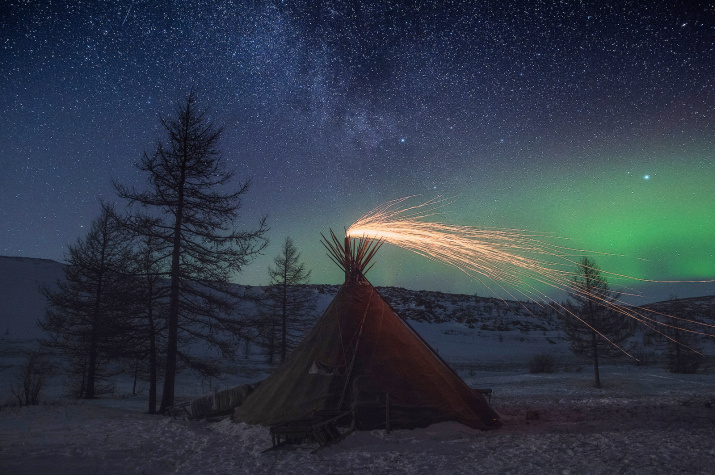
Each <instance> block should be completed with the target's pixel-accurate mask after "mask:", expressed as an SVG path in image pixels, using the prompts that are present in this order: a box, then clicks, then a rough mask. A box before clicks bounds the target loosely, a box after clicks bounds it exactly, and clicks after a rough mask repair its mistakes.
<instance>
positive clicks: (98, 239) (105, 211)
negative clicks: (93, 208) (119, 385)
mask: <svg viewBox="0 0 715 475" xmlns="http://www.w3.org/2000/svg"><path fill="white" fill-rule="evenodd" d="M130 259H131V239H130V237H129V236H128V235H127V232H126V230H125V229H124V228H123V227H122V226H121V225H120V224H119V223H118V221H117V219H116V214H115V212H114V207H113V206H111V205H106V204H102V211H101V214H100V216H99V217H98V218H97V219H96V220H95V221H94V222H93V223H92V226H91V228H90V230H89V233H88V234H87V236H85V237H84V238H83V239H80V240H78V241H77V243H76V244H75V245H73V246H69V250H68V256H67V258H66V264H67V265H66V266H65V279H64V280H61V281H58V282H57V290H55V291H52V290H49V289H43V294H44V296H45V298H46V299H47V301H48V304H49V307H48V311H47V314H46V315H45V317H44V318H43V319H41V320H40V321H39V322H38V324H39V325H40V327H41V328H42V329H43V330H44V331H45V332H46V336H47V338H46V339H45V340H43V345H44V346H46V347H48V348H57V349H59V350H61V351H62V352H63V353H64V355H65V356H66V357H67V358H68V361H69V363H70V373H71V374H74V377H75V378H78V379H77V391H76V396H77V397H81V398H86V399H91V398H94V397H95V396H97V395H98V394H99V393H101V392H103V391H101V390H99V388H100V387H105V388H106V387H108V386H107V385H106V384H104V383H106V378H107V377H109V376H110V375H111V372H109V373H108V372H106V369H107V368H108V364H109V363H110V361H111V360H114V359H116V358H117V356H118V353H120V352H121V343H122V341H123V338H124V337H123V335H124V333H125V331H126V321H127V320H126V317H127V313H126V310H127V305H126V304H127V302H128V301H129V300H130V299H129V293H130V287H131V280H130V279H128V278H127V268H128V266H129V262H130ZM100 380H101V381H103V383H102V384H99V385H98V383H99V381H100Z"/></svg>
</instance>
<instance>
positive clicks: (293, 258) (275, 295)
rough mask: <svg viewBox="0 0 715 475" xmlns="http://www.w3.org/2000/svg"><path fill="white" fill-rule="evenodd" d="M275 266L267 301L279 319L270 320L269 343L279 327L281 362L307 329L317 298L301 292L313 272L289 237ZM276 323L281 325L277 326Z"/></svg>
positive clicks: (270, 269)
mask: <svg viewBox="0 0 715 475" xmlns="http://www.w3.org/2000/svg"><path fill="white" fill-rule="evenodd" d="M273 264H274V265H275V267H269V268H268V275H269V276H270V278H271V285H270V287H269V288H268V292H267V293H268V301H269V302H272V304H273V305H272V307H273V308H272V314H273V315H274V316H276V317H278V318H277V319H271V323H272V325H270V327H269V328H270V331H271V335H270V340H271V342H273V341H275V340H274V328H275V326H279V328H280V338H279V340H278V344H279V345H280V357H281V363H282V362H283V361H285V358H286V354H287V352H288V350H290V349H291V348H292V346H294V344H295V343H296V342H295V336H296V333H298V334H302V332H303V331H304V330H305V328H304V327H305V325H304V323H305V320H306V318H307V316H308V315H309V314H310V312H311V310H312V309H313V307H314V299H312V298H311V296H310V295H308V294H306V293H305V292H304V291H303V292H302V291H301V288H300V285H301V284H307V283H308V280H309V279H310V272H311V271H310V270H308V269H307V268H306V266H305V263H303V262H301V261H300V253H299V252H298V249H297V248H296V247H295V245H294V244H293V240H292V239H291V238H290V237H286V239H285V241H284V243H283V246H282V247H281V254H280V255H278V256H277V257H276V258H275V259H273ZM276 320H277V321H278V323H279V325H275V322H276Z"/></svg>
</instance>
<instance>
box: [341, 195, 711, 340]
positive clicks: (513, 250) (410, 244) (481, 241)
mask: <svg viewBox="0 0 715 475" xmlns="http://www.w3.org/2000/svg"><path fill="white" fill-rule="evenodd" d="M408 198H409V197H406V198H400V199H397V200H394V201H390V202H388V203H385V204H383V205H381V206H379V207H377V208H375V209H374V210H372V211H371V212H369V213H367V214H366V215H364V216H363V217H361V218H360V219H358V220H357V221H356V222H355V223H353V224H352V225H351V226H350V227H349V228H348V229H347V231H346V236H347V237H351V238H371V239H377V240H380V241H382V242H387V243H390V244H394V245H396V246H399V247H401V248H404V249H407V250H410V251H413V252H415V253H417V254H420V255H422V256H425V257H427V258H429V259H432V260H437V261H440V262H443V263H445V264H448V265H451V266H453V267H456V268H457V269H459V270H461V271H462V272H464V273H465V274H467V275H469V276H471V277H472V278H474V279H476V280H478V281H479V282H481V283H482V284H483V285H485V286H486V287H487V288H488V289H490V291H492V292H494V289H492V288H491V287H490V285H496V286H497V287H498V288H499V289H500V290H501V291H502V292H504V293H506V294H508V295H509V296H510V297H511V298H514V299H515V300H519V298H518V296H515V295H514V294H519V295H520V296H523V297H526V298H529V299H533V300H535V301H549V299H548V297H547V295H546V294H544V293H543V292H542V291H540V290H539V288H541V287H543V286H544V285H546V286H549V287H552V288H555V289H559V290H563V291H566V292H569V293H571V294H572V295H580V296H582V297H584V298H587V299H590V300H593V301H594V302H596V303H598V304H600V305H603V306H605V307H607V308H610V309H611V310H614V311H617V312H619V313H621V314H623V315H627V316H628V317H630V318H633V319H635V320H637V321H639V322H640V323H642V324H644V325H645V326H647V327H648V328H650V329H652V330H654V331H656V332H658V333H661V334H663V333H662V332H660V331H658V330H657V329H656V328H654V325H663V326H667V327H671V328H680V327H678V326H677V324H676V323H677V321H678V320H681V321H688V322H689V323H694V324H697V325H700V327H701V328H703V327H713V328H715V326H714V325H708V324H705V323H701V322H692V321H690V320H686V319H679V318H677V317H673V316H670V315H664V314H661V315H663V316H665V317H669V318H670V319H672V320H670V321H673V322H676V323H674V324H670V325H669V324H665V323H663V322H659V321H658V320H656V319H654V318H652V317H650V316H648V313H647V312H646V311H645V310H642V309H639V308H638V307H631V306H628V305H627V304H626V303H625V302H622V301H618V300H616V301H610V300H607V299H604V298H603V297H599V296H598V295H588V294H586V293H585V292H584V291H583V290H582V289H580V288H579V287H578V286H576V285H575V284H574V279H573V277H574V275H575V274H574V271H573V269H574V268H575V266H576V264H577V261H576V259H577V256H582V255H584V254H594V252H592V251H585V250H577V249H570V248H567V247H561V246H556V245H552V244H549V243H547V242H545V241H544V240H543V239H545V238H546V237H547V236H545V235H536V234H528V233H526V232H523V231H518V230H512V229H490V228H485V229H480V228H475V227H469V226H455V225H449V224H443V223H438V222H429V221H426V220H425V218H427V217H429V216H431V215H433V214H434V212H435V210H436V209H437V208H438V207H439V206H441V205H442V201H441V200H432V201H428V202H427V203H423V204H420V205H416V206H410V207H401V205H403V203H404V202H405V201H406V200H407V199H408ZM605 273H606V274H609V275H612V276H616V277H620V278H629V277H628V276H624V275H620V274H614V273H609V272H605ZM634 280H642V279H634ZM496 293H498V292H496ZM555 305H556V306H557V307H558V308H557V310H558V311H559V312H561V313H567V314H570V315H572V316H573V317H574V318H578V319H579V320H581V319H580V318H579V317H578V316H577V315H574V314H573V313H572V312H571V311H569V310H568V309H567V308H565V307H562V306H560V305H558V304H555ZM581 321H582V322H583V320H581ZM583 323H584V324H586V322H583ZM586 325H587V324H586ZM680 329H681V330H683V331H686V332H692V333H698V334H702V335H704V334H705V333H703V332H700V331H693V330H687V329H684V328H680ZM663 335H664V334H663ZM601 336H603V335H601ZM664 336H665V337H666V338H669V339H671V338H670V337H668V336H667V335H664ZM710 336H712V335H710ZM604 338H605V336H604ZM622 351H623V350H622ZM624 353H625V351H624Z"/></svg>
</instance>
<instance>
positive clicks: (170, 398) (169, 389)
mask: <svg viewBox="0 0 715 475" xmlns="http://www.w3.org/2000/svg"><path fill="white" fill-rule="evenodd" d="M179 180H180V185H179V190H178V191H179V193H178V195H179V196H178V203H177V205H176V221H175V223H174V242H173V249H172V251H171V284H170V285H171V289H170V292H169V322H168V327H169V328H168V330H169V333H168V336H167V342H166V368H165V370H164V390H163V392H162V394H161V407H160V409H159V410H160V411H161V412H164V411H165V410H166V409H168V408H169V407H171V406H173V405H174V382H175V379H176V353H177V349H178V342H179V278H180V276H181V273H180V269H179V266H180V264H181V225H182V219H183V215H184V183H185V181H186V160H184V162H183V163H182V167H181V177H180V179H179Z"/></svg>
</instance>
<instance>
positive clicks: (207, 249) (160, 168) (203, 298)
mask: <svg viewBox="0 0 715 475" xmlns="http://www.w3.org/2000/svg"><path fill="white" fill-rule="evenodd" d="M161 123H162V125H163V127H164V130H165V132H166V143H164V142H161V141H159V143H158V144H157V146H156V149H155V150H154V152H153V153H151V154H147V153H144V155H143V156H142V159H141V161H140V163H139V164H138V168H139V170H141V171H142V172H144V173H145V174H146V175H147V177H148V181H149V186H148V189H147V190H145V191H137V190H136V189H134V188H129V187H126V186H123V185H120V184H115V188H116V190H117V193H118V195H119V196H120V197H122V198H124V199H126V200H128V202H129V203H130V205H132V206H137V207H139V208H140V211H139V212H137V213H135V214H134V217H133V219H130V220H129V225H130V227H132V229H133V230H134V231H135V232H137V233H139V234H141V235H144V236H151V237H153V238H154V239H156V240H158V241H160V242H163V243H165V244H166V245H167V254H166V258H165V261H164V269H165V273H166V277H168V280H169V297H168V311H167V341H166V351H165V355H166V361H165V367H164V387H163V391H162V398H161V405H160V410H161V411H164V410H166V409H167V408H168V407H170V406H172V405H173V404H174V383H175V378H176V373H177V367H178V366H177V363H179V361H181V363H182V364H185V365H187V366H189V367H192V368H194V369H197V370H199V371H209V372H210V371H212V368H210V367H209V366H207V365H206V364H205V361H203V360H202V359H200V358H196V357H194V356H193V355H192V354H191V353H190V351H188V350H186V351H185V349H187V348H188V347H189V345H191V343H192V342H195V341H201V342H203V343H205V344H207V345H209V346H211V347H213V348H215V349H218V351H219V352H220V353H221V354H222V355H224V356H233V354H234V353H235V349H236V340H237V339H236V335H237V334H239V333H240V332H241V331H242V329H243V327H244V325H245V323H244V322H242V321H241V319H240V318H238V317H237V316H236V315H234V311H235V308H236V306H235V305H234V303H235V299H237V298H239V297H240V295H239V294H238V293H237V291H236V290H235V287H234V286H232V285H231V284H230V282H229V280H230V278H231V277H232V276H233V275H234V274H236V273H238V272H240V271H241V269H242V268H243V267H244V266H245V265H247V264H248V263H249V262H250V261H251V260H252V258H253V257H255V256H256V255H258V254H260V252H261V251H262V250H263V248H264V246H265V245H266V240H265V238H264V234H265V232H266V229H267V228H266V220H265V217H264V218H262V219H260V220H259V222H258V224H257V226H256V228H255V229H253V230H251V231H239V230H237V229H236V227H235V226H236V224H237V220H238V211H239V209H240V207H241V198H242V196H243V195H245V194H246V193H247V192H248V189H249V182H248V181H244V182H241V183H239V184H237V185H234V172H233V171H231V170H229V169H228V167H227V165H226V162H225V160H224V159H223V156H222V154H221V152H220V150H219V148H218V145H219V140H220V137H221V129H220V128H217V127H216V126H215V125H214V124H213V123H212V122H211V120H210V119H209V117H208V114H207V111H206V110H205V109H200V108H198V107H197V104H196V98H195V95H194V93H190V94H188V95H187V97H186V100H185V101H183V102H180V103H179V104H178V105H177V108H176V112H175V117H173V118H170V119H162V121H161Z"/></svg>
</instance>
